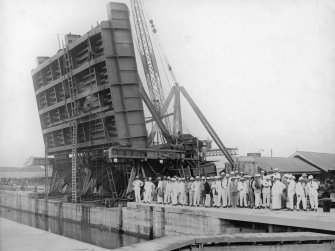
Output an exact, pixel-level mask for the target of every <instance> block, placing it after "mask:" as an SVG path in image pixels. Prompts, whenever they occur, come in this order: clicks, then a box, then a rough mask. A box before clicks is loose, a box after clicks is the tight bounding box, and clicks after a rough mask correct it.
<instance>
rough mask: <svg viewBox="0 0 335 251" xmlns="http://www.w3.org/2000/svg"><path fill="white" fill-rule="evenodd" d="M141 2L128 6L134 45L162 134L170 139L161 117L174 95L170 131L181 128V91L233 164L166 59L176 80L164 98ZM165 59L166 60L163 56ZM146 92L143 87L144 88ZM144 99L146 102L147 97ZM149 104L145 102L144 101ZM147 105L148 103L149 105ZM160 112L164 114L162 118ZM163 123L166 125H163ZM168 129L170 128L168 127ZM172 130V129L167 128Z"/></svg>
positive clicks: (232, 160) (230, 160) (175, 131)
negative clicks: (134, 31) (135, 45)
mask: <svg viewBox="0 0 335 251" xmlns="http://www.w3.org/2000/svg"><path fill="white" fill-rule="evenodd" d="M142 5H143V4H142V3H141V0H131V7H132V11H133V19H134V23H135V30H136V37H137V47H138V50H139V54H140V56H141V60H142V64H143V68H144V72H145V77H146V80H147V85H148V89H149V93H150V98H151V101H152V103H153V105H154V107H155V108H156V111H152V110H151V113H152V114H155V113H158V115H159V116H161V118H158V119H157V114H155V115H154V116H155V117H156V121H157V124H158V127H159V128H160V129H161V132H162V135H163V136H164V137H165V138H166V139H167V141H169V140H171V136H169V135H167V134H168V132H166V129H167V128H169V123H168V119H167V118H166V117H164V115H165V113H166V112H167V108H168V106H169V104H170V102H171V100H172V98H173V97H174V98H175V99H174V118H173V122H174V123H173V134H174V135H176V133H177V130H178V132H181V130H182V118H181V107H180V96H181V94H182V95H183V96H184V97H185V99H186V100H187V101H188V103H189V104H190V106H191V107H192V109H193V111H194V112H195V113H196V115H197V116H198V118H199V120H200V121H201V123H202V124H203V126H204V127H205V129H206V130H207V132H208V133H209V135H210V136H211V137H212V139H213V140H214V142H215V143H216V144H217V146H218V147H219V149H220V151H221V152H222V154H223V155H224V156H225V157H226V159H227V160H228V162H229V163H230V164H231V165H232V166H235V163H234V159H233V158H232V157H231V155H230V153H229V151H228V150H227V148H226V147H225V145H224V144H223V143H222V141H221V139H220V138H219V136H218V135H217V133H216V132H215V130H214V129H213V127H212V126H211V125H210V123H209V122H208V120H207V119H206V118H205V116H204V114H203V113H202V112H201V111H200V109H199V108H198V106H197V105H196V104H195V102H194V101H193V99H192V98H191V96H190V95H189V94H188V92H187V91H186V90H185V88H184V87H182V86H179V84H178V83H177V80H176V77H175V75H174V73H173V71H172V67H171V66H170V64H169V63H168V62H166V63H167V65H168V70H169V72H170V74H171V77H172V79H173V81H174V82H175V86H173V87H172V88H171V90H170V93H169V95H168V98H167V100H166V101H165V98H164V94H163V87H162V82H161V79H160V76H159V70H158V65H157V61H156V57H155V52H154V49H153V46H152V42H151V38H150V35H149V32H148V27H147V25H146V18H145V16H144V13H143V6H142ZM150 24H151V27H152V28H153V32H154V33H156V28H155V26H154V24H153V21H152V20H150ZM166 61H167V60H166ZM144 93H145V91H144ZM143 98H144V100H147V98H146V97H145V96H144V97H143ZM146 103H148V102H147V101H146ZM147 105H148V104H147ZM148 108H149V109H150V107H149V106H148ZM162 116H163V117H164V118H162ZM161 119H162V120H165V123H164V124H163V125H162V124H160V123H159V122H160V121H158V120H161ZM165 126H166V128H165ZM156 128H157V127H155V126H154V128H153V130H152V132H151V134H150V137H149V138H153V137H152V134H155V133H156V131H155V129H156ZM169 129H170V128H169ZM169 131H171V130H169Z"/></svg>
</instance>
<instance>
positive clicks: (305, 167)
mask: <svg viewBox="0 0 335 251" xmlns="http://www.w3.org/2000/svg"><path fill="white" fill-rule="evenodd" d="M253 158H254V159H255V161H256V162H257V165H258V167H259V168H261V169H263V170H265V171H266V172H268V171H270V170H274V169H275V168H278V171H279V172H280V173H293V174H300V173H320V170H319V169H317V168H315V167H314V166H312V165H311V164H309V163H306V162H305V161H303V160H300V159H298V158H286V157H253Z"/></svg>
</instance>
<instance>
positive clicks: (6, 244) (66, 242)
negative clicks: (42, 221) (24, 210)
mask: <svg viewBox="0 0 335 251" xmlns="http://www.w3.org/2000/svg"><path fill="white" fill-rule="evenodd" d="M0 250H6V251H26V250H29V251H35V250H36V251H41V250H48V251H58V250H94V251H105V250H108V249H105V248H101V247H98V246H94V245H91V244H88V243H85V242H81V241H77V240H74V239H70V238H67V237H64V236H60V235H57V234H53V233H49V232H46V231H43V230H40V229H37V228H34V227H30V226H26V225H23V224H20V223H17V222H13V221H10V220H6V219H3V218H0Z"/></svg>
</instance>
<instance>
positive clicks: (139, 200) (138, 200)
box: [134, 189, 141, 202]
mask: <svg viewBox="0 0 335 251" xmlns="http://www.w3.org/2000/svg"><path fill="white" fill-rule="evenodd" d="M134 191H135V201H136V202H141V193H140V192H141V190H140V189H139V190H134Z"/></svg>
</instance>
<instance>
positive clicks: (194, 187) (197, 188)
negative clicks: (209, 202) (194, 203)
mask: <svg viewBox="0 0 335 251" xmlns="http://www.w3.org/2000/svg"><path fill="white" fill-rule="evenodd" d="M191 189H192V190H193V191H194V192H199V191H200V181H194V182H193V183H192V185H191Z"/></svg>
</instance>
